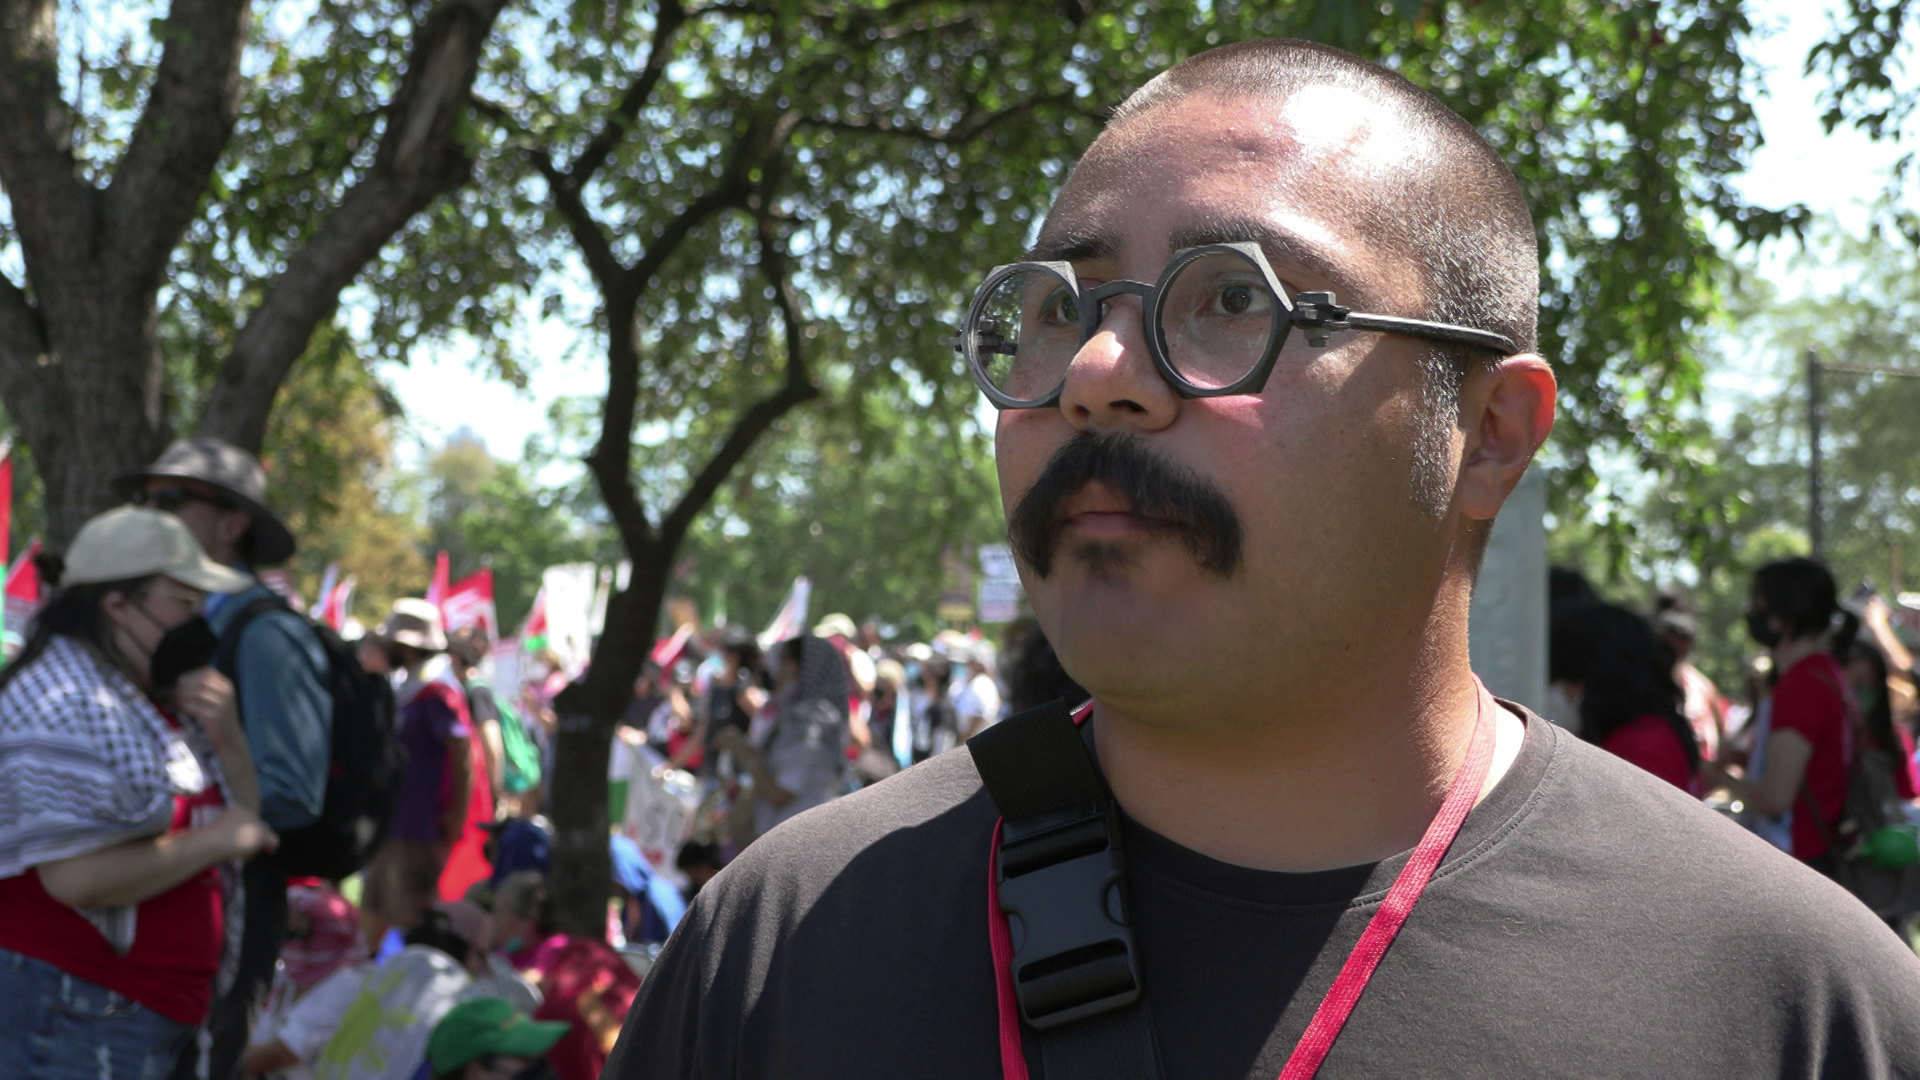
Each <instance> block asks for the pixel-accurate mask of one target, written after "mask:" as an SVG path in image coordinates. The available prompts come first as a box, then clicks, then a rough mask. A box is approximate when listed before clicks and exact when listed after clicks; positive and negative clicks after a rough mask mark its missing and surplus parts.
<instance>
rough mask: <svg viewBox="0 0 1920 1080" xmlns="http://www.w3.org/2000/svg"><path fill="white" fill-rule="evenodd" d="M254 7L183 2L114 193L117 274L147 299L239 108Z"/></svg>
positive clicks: (173, 12)
mask: <svg viewBox="0 0 1920 1080" xmlns="http://www.w3.org/2000/svg"><path fill="white" fill-rule="evenodd" d="M248 9H249V3H248V0H174V2H173V6H172V8H171V9H170V10H169V11H168V13H167V19H166V22H165V23H164V24H162V31H161V33H162V35H163V36H162V39H161V40H162V41H163V42H164V45H163V46H162V49H161V52H160V64H159V66H158V67H157V68H156V69H155V71H154V74H153V83H152V85H151V86H150V87H149V88H148V90H147V103H146V107H145V108H143V109H142V110H141V111H140V118H139V120H138V121H136V122H135V124H134V129H133V135H132V137H131V138H129V139H128V141H127V149H126V152H125V153H124V154H122V155H121V157H120V164H119V166H118V167H117V168H116V169H115V170H114V173H113V179H112V181H111V182H110V183H109V184H108V185H107V191H106V195H105V210H106V228H107V231H106V238H107V242H108V243H109V244H110V245H111V247H112V250H113V257H112V259H111V265H112V266H113V268H114V272H115V273H116V274H124V275H126V276H127V277H129V278H131V279H132V282H131V283H130V284H131V285H132V287H133V289H134V290H135V291H136V292H137V293H141V294H144V293H145V292H146V291H147V290H148V289H149V288H150V287H151V285H152V283H157V282H158V280H159V278H160V275H161V274H163V273H165V272H166V266H167V260H168V259H169V258H170V257H171V256H172V253H173V249H174V246H175V245H176V244H178V243H179V242H180V236H181V234H182V233H183V232H185V231H186V228H187V226H188V225H189V224H190V223H191V222H192V221H193V215H194V212H195V210H196V209H198V207H199V205H200V198H201V196H202V195H203V194H204V193H205V192H206V189H207V178H208V177H209V176H210V175H212V173H213V167H214V165H215V163H217V162H218V161H219V160H220V155H221V153H222V152H224V151H225V150H226V147H227V141H228V139H230V138H231V137H232V135H233V125H234V121H235V119H236V118H237V117H238V115H239V105H240V54H241V51H242V50H243V49H244V48H245V47H246V30H247V20H248V18H249V17H250V16H249V10H248Z"/></svg>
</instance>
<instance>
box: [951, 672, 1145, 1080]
mask: <svg viewBox="0 0 1920 1080" xmlns="http://www.w3.org/2000/svg"><path fill="white" fill-rule="evenodd" d="M967 750H968V752H969V753H971V754H972V755H973V763H974V767H975V768H976V769H978V770H979V772H980V778H981V780H982V781H983V782H984V783H985V785H986V788H987V794H988V795H989V796H990V797H991V798H992V799H993V804H994V806H995V807H997V808H998V809H999V811H1000V816H1001V819H1002V822H1001V828H1000V858H999V863H998V865H997V866H996V867H995V868H994V873H995V874H997V875H998V878H999V894H1000V910H1001V911H1002V912H1003V913H1004V914H1005V916H1006V918H1007V920H1008V924H1009V928H1010V929H1012V930H1013V931H1014V935H1013V938H1014V946H1013V986H1014V994H1015V996H1016V997H1017V998H1018V1000H1019V1003H1020V1015H1021V1018H1022V1019H1023V1020H1024V1021H1025V1024H1026V1027H1027V1029H1028V1033H1029V1036H1030V1037H1031V1038H1032V1040H1033V1041H1034V1043H1035V1044H1036V1045H1038V1046H1039V1048H1040V1057H1041V1063H1042V1066H1043V1075H1044V1077H1045V1080H1157V1078H1158V1077H1159V1076H1160V1067H1159V1060H1158V1057H1159V1055H1158V1053H1157V1051H1156V1050H1155V1048H1154V1041H1153V1023H1152V1020H1151V1018H1150V1017H1149V1015H1148V1013H1147V1003H1146V998H1145V996H1144V995H1143V993H1142V988H1141V981H1140V960H1139V951H1138V950H1137V949H1136V948H1135V946H1134V941H1133V929H1132V927H1131V925H1130V924H1129V922H1128V918H1127V910H1126V904H1127V899H1126V858H1125V855H1124V852H1123V851H1122V849H1121V839H1120V818H1119V810H1118V808H1117V807H1115V805H1114V802H1113V795H1112V793H1111V792H1109V791H1108V790H1107V785H1106V781H1105V780H1104V779H1102V778H1101V776H1100V770H1099V768H1098V767H1097V766H1096V765H1095V764H1094V761H1093V757H1092V755H1091V754H1090V753H1089V751H1088V749H1087V745H1086V743H1085V741H1083V740H1082V738H1081V735H1080V729H1079V727H1078V725H1076V724H1075V723H1074V722H1073V713H1072V711H1071V710H1070V709H1069V708H1068V707H1067V705H1066V703H1065V702H1059V701H1056V702H1054V703H1052V704H1050V705H1043V706H1041V707H1039V708H1037V709H1030V710H1028V711H1027V712H1023V713H1021V714H1019V715H1018V716H1014V717H1011V718H1009V719H1007V720H1004V721H1002V722H1000V723H998V724H995V725H993V726H992V727H989V728H987V729H986V730H985V731H982V732H981V733H980V734H978V735H975V736H974V737H973V738H971V739H969V740H967Z"/></svg>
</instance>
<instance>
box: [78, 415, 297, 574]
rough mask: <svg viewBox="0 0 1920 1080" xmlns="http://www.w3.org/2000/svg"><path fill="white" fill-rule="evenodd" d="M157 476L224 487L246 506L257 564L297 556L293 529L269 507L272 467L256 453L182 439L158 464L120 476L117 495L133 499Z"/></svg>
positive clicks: (236, 503) (214, 441) (241, 506)
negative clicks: (268, 468) (266, 466)
mask: <svg viewBox="0 0 1920 1080" xmlns="http://www.w3.org/2000/svg"><path fill="white" fill-rule="evenodd" d="M154 477H161V478H167V479H175V480H198V481H199V482H201V483H203V484H206V485H208V486H209V487H213V488H217V489H219V491H220V492H221V494H223V495H225V496H226V497H227V498H228V499H229V500H231V501H232V502H233V504H234V507H235V508H236V509H240V510H245V511H246V512H247V516H249V517H251V518H252V519H253V529H252V536H253V556H252V561H253V562H254V563H255V564H257V565H260V566H277V565H279V564H280V563H283V562H286V561H287V560H288V559H291V558H292V557H293V550H294V542H293V533H292V532H290V531H288V529H287V526H286V523H285V522H283V521H281V520H280V518H279V516H278V515H276V514H275V513H274V512H273V511H271V510H269V509H267V504H266V499H267V471H266V470H265V469H263V468H261V467H260V462H259V461H258V460H257V459H255V458H254V456H253V455H252V454H249V453H247V452H246V451H245V450H242V449H240V448H239V447H237V446H234V445H233V444H231V443H226V442H222V441H220V440H219V439H208V438H199V439H181V440H179V441H178V442H175V443H174V444H173V445H172V446H169V447H167V450H166V453H163V454H161V455H160V457H159V458H158V459H157V460H155V461H154V462H153V464H151V465H146V466H142V467H141V468H138V469H132V470H129V471H127V472H124V473H121V474H120V475H119V476H117V477H115V478H114V481H113V491H114V494H115V495H117V496H119V497H120V498H122V499H130V498H132V497H133V496H134V494H135V493H136V492H138V491H139V490H140V489H141V488H142V487H143V486H145V484H146V482H147V481H148V480H149V479H151V478H154Z"/></svg>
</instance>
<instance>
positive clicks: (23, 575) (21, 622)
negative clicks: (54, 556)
mask: <svg viewBox="0 0 1920 1080" xmlns="http://www.w3.org/2000/svg"><path fill="white" fill-rule="evenodd" d="M39 553H40V541H38V540H35V541H34V542H33V543H31V544H28V545H27V550H25V551H23V552H21V553H20V559H19V561H18V562H16V563H14V564H13V567H12V568H11V569H10V570H8V571H7V584H6V624H5V625H7V626H10V627H13V628H14V633H16V634H22V635H24V634H25V632H26V629H27V623H28V622H29V621H31V620H32V618H33V613H34V612H36V611H39V610H40V601H41V599H42V597H43V595H44V590H43V589H42V588H41V586H40V568H39V567H37V566H35V565H33V557H34V556H35V555H38V554H39Z"/></svg>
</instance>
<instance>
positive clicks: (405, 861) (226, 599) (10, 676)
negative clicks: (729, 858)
mask: <svg viewBox="0 0 1920 1080" xmlns="http://www.w3.org/2000/svg"><path fill="white" fill-rule="evenodd" d="M118 494H119V495H121V496H122V497H123V499H124V502H125V505H122V506H120V507H117V508H115V509H113V510H110V511H107V512H105V513H103V514H101V515H99V516H97V517H95V518H93V519H91V520H89V521H88V522H86V523H85V525H83V526H82V528H81V529H80V530H79V532H78V533H77V534H76V535H75V536H74V538H73V540H72V542H71V544H70V545H69V546H68V547H67V549H66V550H65V552H64V553H63V554H61V555H59V556H46V557H43V558H42V560H41V563H40V572H41V574H42V576H43V578H44V579H45V580H47V581H48V582H49V583H50V584H52V585H53V586H54V589H53V592H52V594H51V596H50V597H49V598H48V599H47V601H46V603H45V604H44V605H43V606H42V607H41V608H40V610H39V611H38V612H37V613H36V615H35V617H34V619H33V622H32V625H31V629H30V631H29V633H28V634H27V635H26V638H25V641H24V644H23V646H22V648H21V649H20V651H19V652H18V653H17V654H16V655H15V656H14V657H12V658H11V660H10V661H9V662H8V663H7V665H6V666H5V668H4V669H0V909H4V910H5V912H6V914H7V918H5V919H0V1016H4V1022H0V1075H4V1076H9V1077H12V1076H22V1077H25V1076H33V1077H69V1076H72V1077H79V1076H86V1077H98V1078H105V1080H118V1078H122V1077H127V1078H140V1080H152V1078H156V1077H169V1076H171V1077H178V1078H182V1080H190V1078H196V1077H218V1078H221V1080H230V1078H239V1077H254V1076H282V1077H326V1078H349V1077H351V1078H363V1080H372V1078H393V1080H414V1078H416V1077H434V1078H463V1080H479V1078H482V1077H485V1078H488V1080H503V1078H507V1077H523V1078H537V1077H549V1076H551V1077H557V1078H559V1080H591V1078H593V1077H595V1076H597V1075H598V1074H599V1071H600V1064H601V1062H602V1060H603V1059H604V1057H605V1054H606V1052H607V1050H608V1049H609V1048H610V1047H611V1046H612V1045H613V1042H614V1040H615V1039H616V1037H617V1036H618V1033H619V1026H620V1023H621V1020H622V1019H623V1018H624V1016H625V1014H626V1011H627V1007H628V1005H629V1004H630V1003H631V1001H632V998H633V995H634V992H635V991H636V989H637V988H638V986H639V981H640V976H639V970H640V965H638V964H636V963H635V962H633V961H632V960H630V959H629V958H627V957H623V956H622V954H621V953H619V952H618V951H616V949H615V948H614V947H613V946H612V945H610V944H609V943H608V942H607V941H606V940H605V939H603V938H602V937H600V936H579V935H573V934H568V933H564V932H562V931H561V929H560V928H559V926H558V923H557V920H556V917H555V913H554V907H553V904H552V902H551V899H550V896H549V893H548V887H547V884H546V883H547V877H548V873H549V871H550V861H551V857H550V852H551V843H550V835H549V832H548V830H547V829H546V828H545V827H544V824H543V823H542V822H540V821H538V820H536V819H531V818H529V817H527V816H524V815H523V814H522V813H521V804H522V801H523V800H525V799H527V798H528V797H529V794H530V793H532V792H534V791H535V790H536V787H537V785H538V783H539V779H540V778H539V776H538V775H537V773H538V770H539V768H540V761H539V757H538V752H537V748H536V747H535V746H534V745H533V741H532V738H533V733H534V731H535V730H537V728H538V725H533V726H529V725H526V724H523V723H522V722H521V721H520V718H519V717H518V716H517V715H516V714H514V713H513V711H512V708H511V704H510V703H509V702H503V701H501V700H499V699H497V698H496V697H495V695H493V693H492V691H491V689H490V687H489V686H488V685H487V684H486V681H485V676H484V665H483V663H482V660H483V658H484V655H485V652H486V648H487V644H488V643H487V641H486V639H485V635H484V634H480V633H476V632H474V631H472V630H462V631H459V632H456V633H453V634H449V633H447V632H446V630H445V628H444V626H443V620H442V615H441V612H440V611H439V609H438V608H437V607H436V606H435V605H433V604H429V603H426V602H425V601H422V600H411V599H403V600H400V601H397V602H396V603H395V604H394V605H393V608H392V610H391V612H389V613H388V615H387V617H386V618H385V619H384V620H383V621H382V622H381V623H380V625H379V626H378V627H377V628H376V629H375V630H373V631H371V632H369V633H366V634H365V635H364V636H362V637H361V638H360V639H359V640H358V641H356V642H352V643H348V642H344V641H342V640H341V639H340V638H339V637H338V635H336V634H334V633H332V632H331V631H330V630H328V629H327V628H326V627H324V626H321V625H319V624H316V623H314V622H312V621H310V620H308V619H307V618H305V617H304V616H302V615H301V614H299V613H298V612H297V611H296V610H295V609H293V608H292V607H290V606H289V605H288V604H287V603H286V602H285V600H283V599H282V598H280V597H279V596H278V595H277V594H275V593H274V592H272V591H271V590H269V589H268V588H267V587H266V586H265V585H263V584H262V583H261V581H260V579H259V577H258V576H257V571H258V569H260V568H262V567H267V566H271V565H273V564H275V563H278V562H282V561H284V560H285V559H287V558H288V557H289V556H290V555H291V554H292V553H293V550H294V539H293V537H292V535H291V534H290V533H289V532H288V530H287V528H286V526H285V525H284V523H283V522H282V521H281V520H280V518H279V517H278V516H277V515H276V514H275V513H274V512H273V511H272V510H271V509H269V507H268V505H267V503H266V491H265V477H264V473H263V471H262V470H261V468H260V466H259V464H258V462H257V461H255V460H254V459H253V458H252V457H251V456H249V455H247V454H245V453H244V452H242V451H240V450H238V449H236V448H234V447H232V446H229V445H226V444H224V443H220V442H217V441H214V440H208V439H198V440H189V441H183V442H180V443H176V444H175V445H173V446H172V447H170V448H168V450H167V451H166V453H165V454H164V455H163V456H162V457H161V458H160V459H158V460H157V461H155V462H154V463H153V464H152V465H150V466H148V467H146V468H143V469H139V470H136V471H135V472H133V473H131V474H129V475H128V476H126V477H124V478H123V479H122V481H121V484H120V485H119V489H118ZM503 720H504V722H503ZM610 842H611V853H612V856H613V863H614V865H615V867H616V880H615V885H616V889H617V890H618V889H623V888H624V887H625V886H629V885H630V886H634V888H635V889H636V890H637V891H630V892H621V895H622V896H624V897H625V898H626V899H627V901H628V903H629V906H630V907H636V908H638V907H644V908H645V909H646V910H647V911H649V912H652V913H654V920H653V921H652V922H648V921H647V920H646V919H643V918H640V917H638V916H636V917H635V918H633V919H632V920H630V921H629V922H628V923H627V926H629V927H630V928H631V929H632V931H633V932H634V933H635V934H636V935H641V934H651V935H652V940H656V941H657V940H660V939H663V938H664V937H665V935H666V933H667V932H669V931H670V930H671V919H672V918H677V917H678V915H679V913H680V910H681V909H680V908H679V907H677V906H675V905H673V904H662V903H661V894H660V892H659V890H657V889H656V890H653V891H647V889H646V887H645V885H644V883H643V882H642V883H640V884H636V882H637V881H638V880H639V879H644V878H645V877H646V876H647V867H646V863H645V860H644V859H640V858H638V856H637V853H635V852H633V851H632V850H631V849H632V844H631V841H629V840H627V839H626V838H624V837H621V836H612V837H610ZM636 861H637V862H638V863H639V866H638V867H637V868H636V867H635V865H634V864H635V862H636ZM623 883H624V884H623ZM663 906H664V907H665V908H666V909H667V914H666V915H665V916H662V915H660V914H659V911H660V909H661V908H662V907H663Z"/></svg>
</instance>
